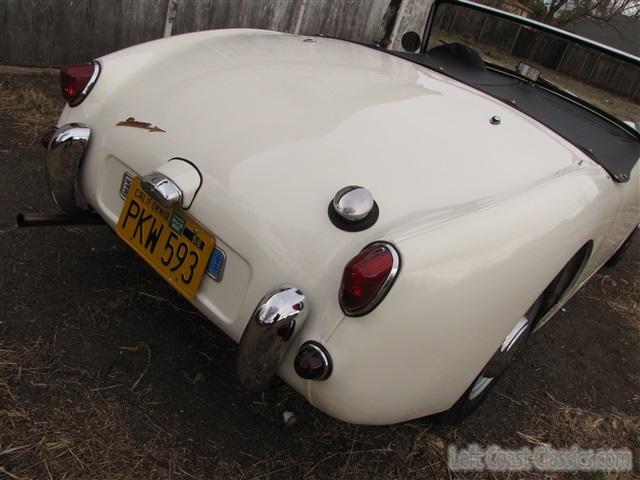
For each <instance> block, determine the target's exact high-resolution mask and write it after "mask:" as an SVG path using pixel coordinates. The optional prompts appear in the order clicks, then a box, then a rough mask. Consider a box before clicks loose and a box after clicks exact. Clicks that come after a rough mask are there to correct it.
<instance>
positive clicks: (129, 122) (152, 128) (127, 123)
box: [116, 117, 166, 133]
mask: <svg viewBox="0 0 640 480" xmlns="http://www.w3.org/2000/svg"><path fill="white" fill-rule="evenodd" d="M116 127H133V128H142V129H143V130H148V131H149V132H165V133H166V131H165V130H163V129H161V128H160V127H158V126H157V125H151V124H150V123H149V122H140V121H138V120H136V119H135V118H134V117H129V118H127V119H126V120H122V121H121V122H118V123H116Z"/></svg>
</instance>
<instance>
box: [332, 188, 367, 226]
mask: <svg viewBox="0 0 640 480" xmlns="http://www.w3.org/2000/svg"><path fill="white" fill-rule="evenodd" d="M374 203H375V202H374V201H373V195H371V192H370V191H369V190H367V189H366V188H363V187H359V186H357V185H350V186H348V187H344V188H341V189H340V190H338V193H336V194H335V196H334V197H333V209H334V210H335V211H336V213H337V214H338V215H340V216H341V217H342V218H344V219H345V220H348V221H350V222H356V221H358V220H362V219H363V218H365V217H366V216H367V215H369V213H371V210H372V209H373V205H374Z"/></svg>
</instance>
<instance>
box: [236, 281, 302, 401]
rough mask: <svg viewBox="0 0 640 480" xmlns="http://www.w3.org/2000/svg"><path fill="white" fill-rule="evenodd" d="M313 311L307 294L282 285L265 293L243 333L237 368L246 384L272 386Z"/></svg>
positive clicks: (259, 388) (258, 388) (256, 386)
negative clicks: (293, 339) (297, 332)
mask: <svg viewBox="0 0 640 480" xmlns="http://www.w3.org/2000/svg"><path fill="white" fill-rule="evenodd" d="M308 314H309V306H308V304H307V299H306V297H305V296H304V294H303V293H302V292H301V291H300V290H298V289H297V288H294V287H288V286H285V287H280V288H277V289H275V290H273V291H271V292H269V293H268V294H267V295H265V296H264V297H263V298H262V300H260V303H258V306H257V307H256V309H255V310H254V312H253V314H252V315H251V318H250V319H249V324H248V325H247V327H246V328H245V330H244V333H243V334H242V338H241V339H240V345H239V348H238V360H237V364H236V370H237V373H238V378H239V379H240V383H241V384H242V386H243V387H245V388H246V389H248V390H252V391H258V390H263V389H265V388H267V387H268V386H269V383H270V382H271V379H272V378H273V376H274V375H275V374H276V370H277V369H278V365H279V363H280V359H281V358H282V356H283V355H284V352H285V350H286V348H287V343H288V342H289V340H290V339H291V337H292V336H293V334H294V331H295V330H296V329H299V328H300V327H301V326H302V323H303V322H304V321H305V320H306V318H307V316H308Z"/></svg>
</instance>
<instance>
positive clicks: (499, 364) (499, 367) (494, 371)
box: [440, 295, 543, 423]
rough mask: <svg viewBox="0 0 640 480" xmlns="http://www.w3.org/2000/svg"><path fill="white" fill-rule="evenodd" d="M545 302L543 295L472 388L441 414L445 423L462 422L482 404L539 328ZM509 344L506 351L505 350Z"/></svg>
mask: <svg viewBox="0 0 640 480" xmlns="http://www.w3.org/2000/svg"><path fill="white" fill-rule="evenodd" d="M542 300H543V296H542V295H540V297H538V299H537V300H536V301H535V303H534V304H533V305H532V306H531V307H530V308H529V310H527V312H526V313H525V314H524V315H523V316H522V318H521V319H520V320H519V321H518V323H516V325H515V326H514V328H513V329H512V330H511V332H509V335H507V337H506V338H505V340H504V342H503V343H502V345H500V347H499V348H498V350H496V352H495V353H494V354H493V356H492V357H491V359H490V360H489V361H488V362H487V364H486V365H485V366H484V368H483V369H482V371H481V372H480V373H479V374H478V376H477V377H476V378H475V379H474V380H473V382H471V385H470V386H469V388H468V389H467V390H466V391H465V392H464V393H463V394H462V396H461V397H460V398H459V399H458V401H457V402H456V403H455V404H454V405H453V407H451V408H450V409H449V410H447V411H446V412H444V413H443V414H441V415H440V418H441V419H442V420H444V422H446V423H458V422H459V421H460V420H462V419H463V418H464V417H465V416H467V415H468V414H470V413H471V412H473V411H474V410H475V409H476V408H478V407H479V406H480V404H482V402H483V401H484V399H485V398H486V397H487V395H488V394H489V392H490V391H491V389H492V388H493V387H494V386H495V384H496V383H497V382H498V379H499V378H500V377H501V376H502V374H503V373H504V372H505V371H506V370H507V368H508V367H509V365H510V364H511V363H512V362H513V360H514V358H516V357H517V356H518V354H519V352H520V351H521V350H522V348H523V347H524V345H525V344H526V342H527V339H528V338H529V335H530V334H531V331H532V330H533V327H534V325H535V322H536V319H537V316H538V313H539V312H540V307H541V306H542ZM525 319H526V321H527V325H526V330H525V331H523V332H522V333H519V332H520V330H519V329H518V325H519V324H521V322H522V321H523V320H525ZM514 332H516V334H517V337H516V338H515V339H512V340H511V343H508V340H509V337H510V336H511V335H512V334H514ZM505 344H506V349H504V350H503V347H505ZM505 354H506V355H505Z"/></svg>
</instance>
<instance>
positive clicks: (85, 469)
mask: <svg viewBox="0 0 640 480" xmlns="http://www.w3.org/2000/svg"><path fill="white" fill-rule="evenodd" d="M91 381H92V379H91V378H90V377H89V375H88V373H87V372H86V371H85V370H83V369H81V368H74V367H72V366H69V365H65V364H64V363H62V361H61V356H60V355H58V354H57V353H56V352H55V345H53V344H50V343H45V342H44V341H42V340H38V341H36V342H34V343H32V344H30V345H6V344H0V405H2V407H1V408H0V472H1V473H4V474H5V475H7V476H8V477H9V478H14V479H17V478H19V479H42V478H52V479H54V478H55V479H58V478H66V479H83V478H110V479H124V478H171V477H172V476H173V475H176V476H177V477H180V471H181V470H182V469H183V468H184V452H183V451H180V449H174V448H172V447H171V446H170V445H169V442H170V441H171V438H172V434H171V433H169V432H167V431H166V430H164V429H162V428H161V427H159V426H157V425H152V424H151V423H149V429H148V430H149V433H150V434H148V435H146V436H145V438H141V437H140V436H137V437H136V436H135V435H134V432H133V430H132V428H131V424H132V419H131V418H130V415H129V413H128V412H127V409H126V404H125V403H123V402H122V401H121V399H119V398H118V397H116V396H114V395H112V394H111V393H112V391H113V390H114V389H115V388H117V387H119V385H116V386H115V388H114V386H108V387H100V386H98V385H91ZM149 422H150V420H149ZM142 472H144V473H142ZM182 474H183V475H184V477H185V478H188V474H187V473H186V472H183V473H182ZM1 477H2V475H0V478H1Z"/></svg>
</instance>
